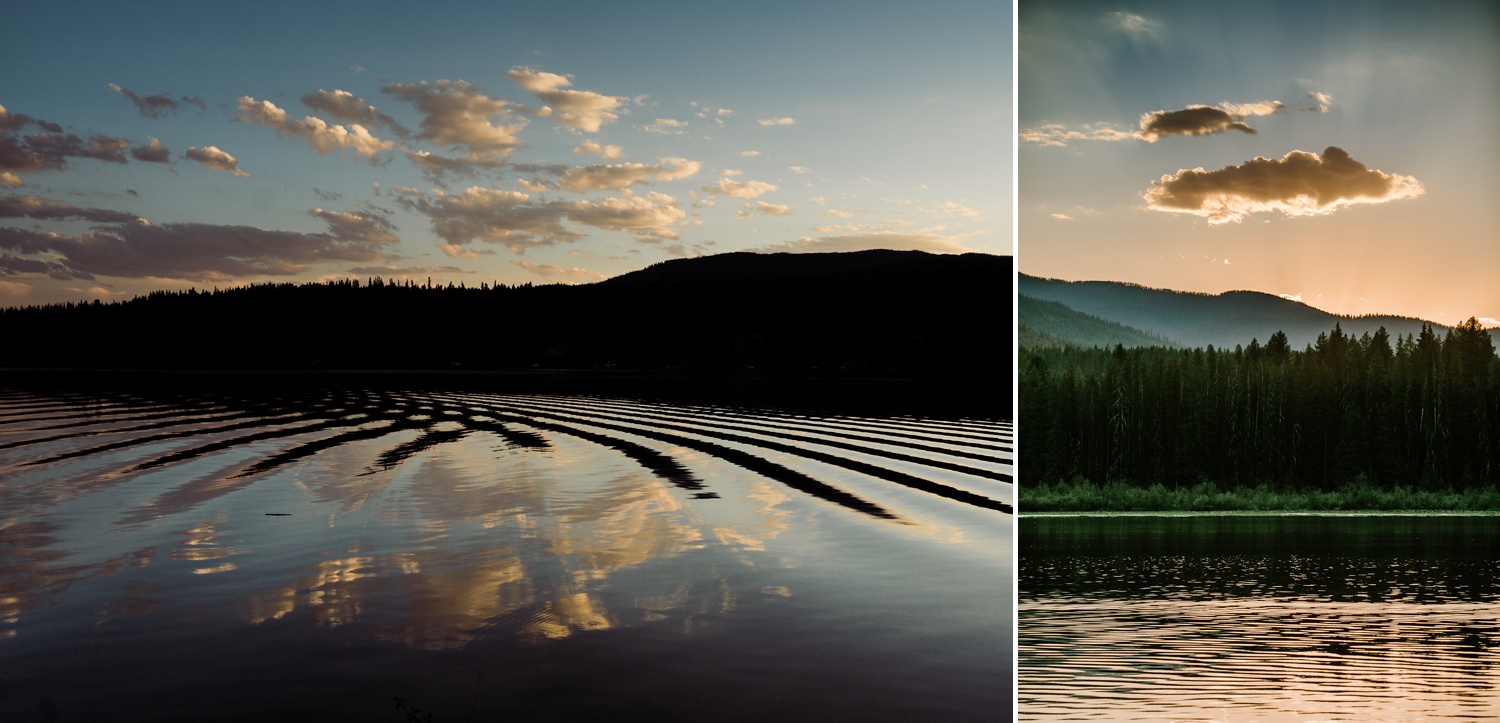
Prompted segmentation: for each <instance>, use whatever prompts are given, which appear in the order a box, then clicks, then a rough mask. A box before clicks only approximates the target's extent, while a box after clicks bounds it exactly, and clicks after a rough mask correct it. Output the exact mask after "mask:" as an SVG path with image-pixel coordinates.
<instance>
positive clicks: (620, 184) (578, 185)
mask: <svg viewBox="0 0 1500 723" xmlns="http://www.w3.org/2000/svg"><path fill="white" fill-rule="evenodd" d="M700 168H701V164H699V163H698V162H697V161H689V160H687V159H685V158H662V159H659V161H658V163H657V165H646V164H644V163H620V164H610V165H595V166H579V167H576V168H570V169H568V171H567V172H566V173H564V174H563V175H562V176H561V177H560V178H558V180H557V185H559V186H562V187H563V188H566V189H568V190H570V191H574V192H576V193H583V192H585V191H599V190H605V189H612V188H625V187H627V186H630V185H632V184H636V183H644V182H646V181H675V180H679V179H683V178H688V177H689V176H692V175H694V174H696V173H697V172H698V171H699V169H700Z"/></svg>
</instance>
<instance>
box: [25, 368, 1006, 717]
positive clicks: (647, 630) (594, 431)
mask: <svg viewBox="0 0 1500 723" xmlns="http://www.w3.org/2000/svg"><path fill="white" fill-rule="evenodd" d="M12 381H13V382H14V379H12ZM82 386H83V385H81V384H79V385H60V386H59V385H45V384H44V385H38V384H25V385H17V384H14V383H13V384H12V385H11V386H10V388H6V389H0V720H6V721H12V720H17V721H25V720H153V721H164V720H191V719H213V720H257V721H266V720H301V719H327V720H364V721H379V720H388V721H402V720H407V715H408V713H409V712H410V711H411V710H412V709H420V711H421V712H420V716H425V715H427V714H428V713H431V714H432V715H433V720H435V721H438V722H439V723H441V722H442V721H459V720H496V719H500V718H501V717H506V716H528V715H533V714H534V715H539V716H546V717H547V718H549V719H553V720H616V719H623V718H633V719H647V720H659V721H672V720H767V719H779V720H812V719H817V720H834V719H847V720H893V721H894V720H921V719H926V720H1008V719H1009V718H1010V715H1011V710H1010V702H1011V699H1012V694H1013V689H1012V687H1011V680H1012V651H1013V645H1012V643H1013V641H1012V627H1011V626H1012V602H1011V601H1012V583H1011V579H1012V571H1011V566H1010V560H1011V557H1012V556H1011V549H1010V540H1011V525H1012V518H1011V515H1010V512H1009V509H1010V504H1011V503H1012V502H1013V491H1012V485H1011V484H1010V480H1011V476H1012V474H1013V472H1014V470H1013V469H1012V463H1011V459H1012V458H1013V454H1012V451H1011V450H1012V448H1013V442H1012V439H1013V430H1012V427H1011V426H1010V424H1009V423H1007V422H1003V421H998V420H994V419H981V418H968V419H959V418H940V417H933V416H922V417H917V416H913V415H910V414H906V415H903V414H892V413H882V414H878V415H870V414H862V413H861V414H856V413H845V412H840V411H839V410H837V409H830V408H827V407H820V408H817V409H802V408H797V407H795V406H791V407H788V406H776V407H770V406H764V407H762V406H745V405H744V404H736V405H732V406H731V405H721V404H710V403H706V402H701V401H699V402H695V403H688V402H684V401H672V402H668V401H661V400H657V399H648V398H637V397H628V396H611V395H600V394H588V395H577V394H551V393H548V394H541V393H531V392H527V393H519V392H508V391H506V390H504V389H503V388H500V389H496V388H494V387H495V386H497V385H490V386H486V387H484V388H478V387H476V388H475V389H473V390H470V389H464V388H461V385H454V384H448V385H445V386H444V387H442V388H425V387H423V386H421V385H410V386H402V385H398V384H393V383H391V382H390V381H388V380H378V379H375V378H362V377H349V378H347V379H345V380H343V381H342V382H340V383H338V384H316V385H315V384H306V383H300V384H287V385H285V386H278V385H276V384H268V383H257V384H255V385H253V389H252V388H251V387H252V385H250V384H248V383H244V384H241V383H234V382H229V383H225V382H224V381H223V380H218V381H215V382H214V383H208V382H202V381H198V382H193V383H174V384H168V385H152V386H149V387H141V388H131V387H129V386H128V385H118V384H102V385H99V386H93V387H91V389H90V390H89V391H83V390H82ZM498 386H500V387H503V384H501V385H498ZM455 387H458V388H455ZM397 698H401V699H403V700H404V701H405V703H404V705H405V707H404V708H399V709H398V708H397V703H396V699H397Z"/></svg>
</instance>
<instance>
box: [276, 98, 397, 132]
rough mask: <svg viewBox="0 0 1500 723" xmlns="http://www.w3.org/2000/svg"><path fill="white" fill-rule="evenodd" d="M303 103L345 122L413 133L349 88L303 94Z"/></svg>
mask: <svg viewBox="0 0 1500 723" xmlns="http://www.w3.org/2000/svg"><path fill="white" fill-rule="evenodd" d="M302 105H305V106H307V107H309V108H312V109H313V110H320V111H323V112H324V113H327V114H328V115H330V116H333V117H334V118H335V119H338V120H341V121H344V122H345V123H358V124H360V125H362V126H364V127H366V128H374V127H376V126H379V127H383V128H386V129H387V130H389V131H390V132H392V133H395V134H396V135H397V136H400V137H402V138H405V137H407V136H409V135H411V131H410V130H408V129H407V128H406V126H403V125H401V124H400V123H397V122H396V119H395V118H392V117H390V116H389V115H387V114H385V113H382V112H380V110H379V109H377V108H376V107H375V106H373V105H370V104H369V103H367V102H365V100H364V99H363V98H360V97H359V96H357V95H355V94H353V93H350V92H349V91H347V90H323V89H319V90H316V91H313V92H311V93H308V94H306V95H304V96H302Z"/></svg>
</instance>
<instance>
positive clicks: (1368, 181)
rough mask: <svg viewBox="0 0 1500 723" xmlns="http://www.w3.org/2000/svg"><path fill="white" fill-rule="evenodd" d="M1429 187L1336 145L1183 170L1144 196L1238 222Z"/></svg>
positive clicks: (1410, 194)
mask: <svg viewBox="0 0 1500 723" xmlns="http://www.w3.org/2000/svg"><path fill="white" fill-rule="evenodd" d="M1425 190H1426V189H1424V188H1423V187H1422V184H1421V183H1420V182H1418V181H1417V179H1415V178H1412V177H1411V176H1400V175H1395V174H1388V173H1384V172H1381V171H1378V170H1373V169H1370V168H1366V167H1365V165H1364V164H1363V163H1360V162H1359V161H1356V160H1354V159H1353V158H1350V157H1349V154H1348V153H1347V152H1345V151H1344V149H1342V148H1337V147H1333V146H1330V147H1328V149H1327V150H1325V151H1323V155H1322V156H1319V155H1318V154H1316V153H1308V152H1306V151H1292V152H1291V153H1288V154H1286V155H1285V156H1284V157H1282V158H1280V159H1268V158H1260V157H1257V158H1255V159H1253V160H1250V161H1246V162H1245V163H1242V164H1240V165H1238V166H1227V167H1225V168H1221V169H1219V170H1217V171H1205V170H1203V169H1201V168H1195V169H1192V170H1180V171H1178V172H1177V173H1176V174H1173V175H1167V176H1162V177H1161V180H1159V181H1154V182H1152V184H1151V189H1150V190H1148V191H1146V193H1145V196H1144V198H1145V199H1146V205H1147V208H1150V209H1151V210H1153V211H1169V212H1175V213H1189V214H1193V215H1195V216H1202V217H1204V218H1207V219H1208V222H1209V223H1210V224H1221V223H1229V222H1231V221H1232V222H1236V223H1238V222H1239V221H1241V220H1242V219H1244V217H1245V216H1246V215H1248V214H1251V213H1255V212H1258V211H1280V212H1282V213H1283V214H1285V215H1287V216H1309V215H1324V214H1329V213H1332V212H1334V211H1335V210H1337V209H1338V208H1339V207H1341V206H1347V205H1351V204H1356V203H1385V202H1387V201H1395V200H1399V199H1403V198H1415V197H1417V196H1420V195H1422V194H1423V193H1424V192H1425Z"/></svg>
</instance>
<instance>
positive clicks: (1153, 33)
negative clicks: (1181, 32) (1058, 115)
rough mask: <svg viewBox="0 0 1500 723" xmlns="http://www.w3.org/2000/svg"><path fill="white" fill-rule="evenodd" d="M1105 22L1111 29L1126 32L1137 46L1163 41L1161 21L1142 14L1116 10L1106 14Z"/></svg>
mask: <svg viewBox="0 0 1500 723" xmlns="http://www.w3.org/2000/svg"><path fill="white" fill-rule="evenodd" d="M1104 22H1105V25H1107V26H1108V27H1110V28H1111V29H1113V30H1116V31H1118V32H1121V33H1124V34H1125V35H1126V36H1128V37H1129V38H1130V41H1131V42H1132V43H1134V44H1135V45H1136V46H1141V45H1144V44H1146V43H1148V42H1149V43H1153V44H1155V43H1160V42H1161V36H1162V26H1161V23H1159V22H1157V21H1155V20H1150V19H1147V18H1146V17H1144V16H1142V15H1137V14H1135V13H1127V12H1119V11H1116V12H1112V13H1108V14H1106V15H1105V16H1104Z"/></svg>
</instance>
